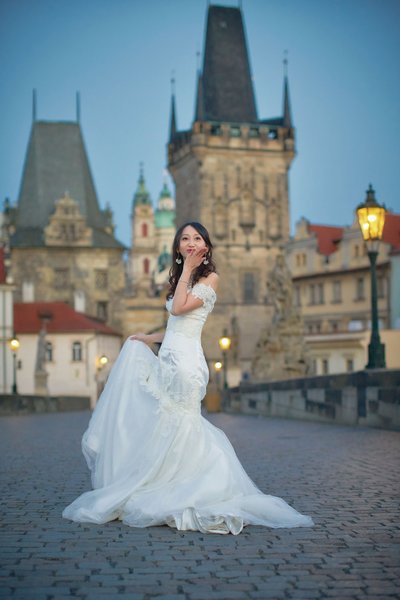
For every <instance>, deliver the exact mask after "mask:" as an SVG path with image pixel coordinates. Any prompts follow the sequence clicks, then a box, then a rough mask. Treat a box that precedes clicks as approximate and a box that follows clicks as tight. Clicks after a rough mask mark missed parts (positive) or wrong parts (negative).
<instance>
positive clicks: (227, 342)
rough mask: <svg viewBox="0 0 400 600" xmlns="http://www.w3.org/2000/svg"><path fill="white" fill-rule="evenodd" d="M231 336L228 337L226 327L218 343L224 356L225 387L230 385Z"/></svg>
mask: <svg viewBox="0 0 400 600" xmlns="http://www.w3.org/2000/svg"><path fill="white" fill-rule="evenodd" d="M231 341H232V340H231V338H230V337H228V334H227V331H226V329H224V333H223V336H222V337H220V338H219V340H218V344H219V347H220V348H221V351H222V356H223V359H224V360H223V367H224V389H227V387H228V351H229V348H230V347H231Z"/></svg>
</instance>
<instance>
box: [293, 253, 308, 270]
mask: <svg viewBox="0 0 400 600" xmlns="http://www.w3.org/2000/svg"><path fill="white" fill-rule="evenodd" d="M306 264H307V256H306V254H304V253H302V254H296V267H305V266H306Z"/></svg>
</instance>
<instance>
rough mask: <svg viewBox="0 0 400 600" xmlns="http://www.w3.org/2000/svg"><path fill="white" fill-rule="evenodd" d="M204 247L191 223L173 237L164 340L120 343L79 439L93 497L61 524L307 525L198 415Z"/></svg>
mask: <svg viewBox="0 0 400 600" xmlns="http://www.w3.org/2000/svg"><path fill="white" fill-rule="evenodd" d="M212 248H213V246H212V243H211V241H210V237H209V235H208V232H207V230H206V229H205V228H204V227H203V226H202V225H200V223H187V224H185V225H183V226H182V227H180V228H179V229H178V231H177V233H176V236H175V239H174V243H173V266H172V267H171V271H170V279H169V283H170V291H169V294H168V299H167V303H166V307H167V309H168V311H169V313H170V316H169V319H168V325H167V329H166V332H165V334H152V335H146V334H144V333H137V334H136V335H133V336H131V337H130V338H129V339H128V340H127V341H126V342H125V344H124V346H123V348H122V350H121V353H120V355H119V357H118V359H117V361H116V363H115V365H114V367H113V369H112V371H111V373H110V376H109V378H108V381H107V384H106V387H105V388H104V391H103V393H102V395H101V397H100V399H99V401H98V403H97V406H96V408H95V410H94V413H93V415H92V418H91V420H90V422H89V426H88V429H87V431H86V432H85V434H84V436H83V439H82V449H83V453H84V455H85V458H86V460H87V463H88V466H89V468H90V470H91V473H92V484H93V488H94V489H93V490H92V491H90V492H86V493H84V494H83V495H82V496H80V497H79V498H77V499H76V500H75V501H74V502H73V503H72V504H71V505H70V506H68V507H67V508H66V509H65V510H64V512H63V516H64V517H65V518H67V519H71V520H73V521H81V522H92V523H106V522H107V521H111V520H113V519H120V520H122V521H123V522H124V523H126V524H127V525H131V526H132V527H148V526H150V525H163V524H167V525H169V526H171V527H176V528H177V529H180V530H187V529H191V530H199V531H201V532H203V533H207V532H210V533H233V534H235V535H236V534H238V533H240V532H241V531H242V529H243V526H245V525H248V524H256V525H266V526H269V527H299V526H309V525H312V524H313V523H312V520H311V518H310V517H307V516H304V515H301V514H300V513H298V512H297V511H296V510H294V509H293V508H291V507H290V506H289V505H288V504H286V502H284V500H281V499H280V498H276V497H274V496H266V495H264V494H263V493H262V492H261V491H260V490H259V489H258V488H257V487H256V485H255V484H254V483H253V482H252V481H251V479H249V477H248V476H247V474H246V473H245V471H244V469H243V467H242V466H241V464H240V462H239V460H238V458H237V456H236V454H235V452H234V450H233V448H232V446H231V444H230V442H229V441H228V439H227V437H226V436H225V434H224V433H223V432H222V431H220V430H219V429H217V428H216V427H214V426H213V425H211V423H209V422H208V421H207V420H206V419H204V418H203V417H202V416H201V413H200V405H201V400H202V399H203V398H204V396H205V393H206V386H207V382H208V368H207V364H206V361H205V359H204V355H203V350H202V347H201V330H202V328H203V325H204V323H205V321H206V319H207V316H208V314H209V313H210V312H211V311H212V309H213V306H214V303H215V300H216V289H217V286H218V275H217V273H216V269H215V265H214V262H213V258H212ZM155 342H162V346H161V349H160V352H159V354H158V357H156V356H155V355H154V354H153V352H152V351H151V350H150V348H149V347H148V345H147V344H151V343H155Z"/></svg>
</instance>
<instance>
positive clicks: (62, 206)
mask: <svg viewBox="0 0 400 600" xmlns="http://www.w3.org/2000/svg"><path fill="white" fill-rule="evenodd" d="M44 240H45V244H46V246H73V245H77V246H91V245H92V230H91V228H89V227H87V226H86V219H85V217H84V216H83V215H82V213H81V211H80V208H79V204H78V203H77V202H76V200H74V199H73V198H71V197H70V195H69V194H68V192H66V193H65V195H64V197H63V198H60V199H59V200H57V201H56V202H55V211H54V213H53V214H52V215H51V217H50V219H49V224H48V225H47V227H45V229H44Z"/></svg>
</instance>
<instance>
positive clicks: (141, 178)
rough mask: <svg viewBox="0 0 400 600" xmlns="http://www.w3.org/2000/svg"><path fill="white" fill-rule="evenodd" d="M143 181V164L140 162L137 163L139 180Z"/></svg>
mask: <svg viewBox="0 0 400 600" xmlns="http://www.w3.org/2000/svg"><path fill="white" fill-rule="evenodd" d="M143 179H144V163H143V161H142V160H141V161H140V163H139V180H140V181H143Z"/></svg>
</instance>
